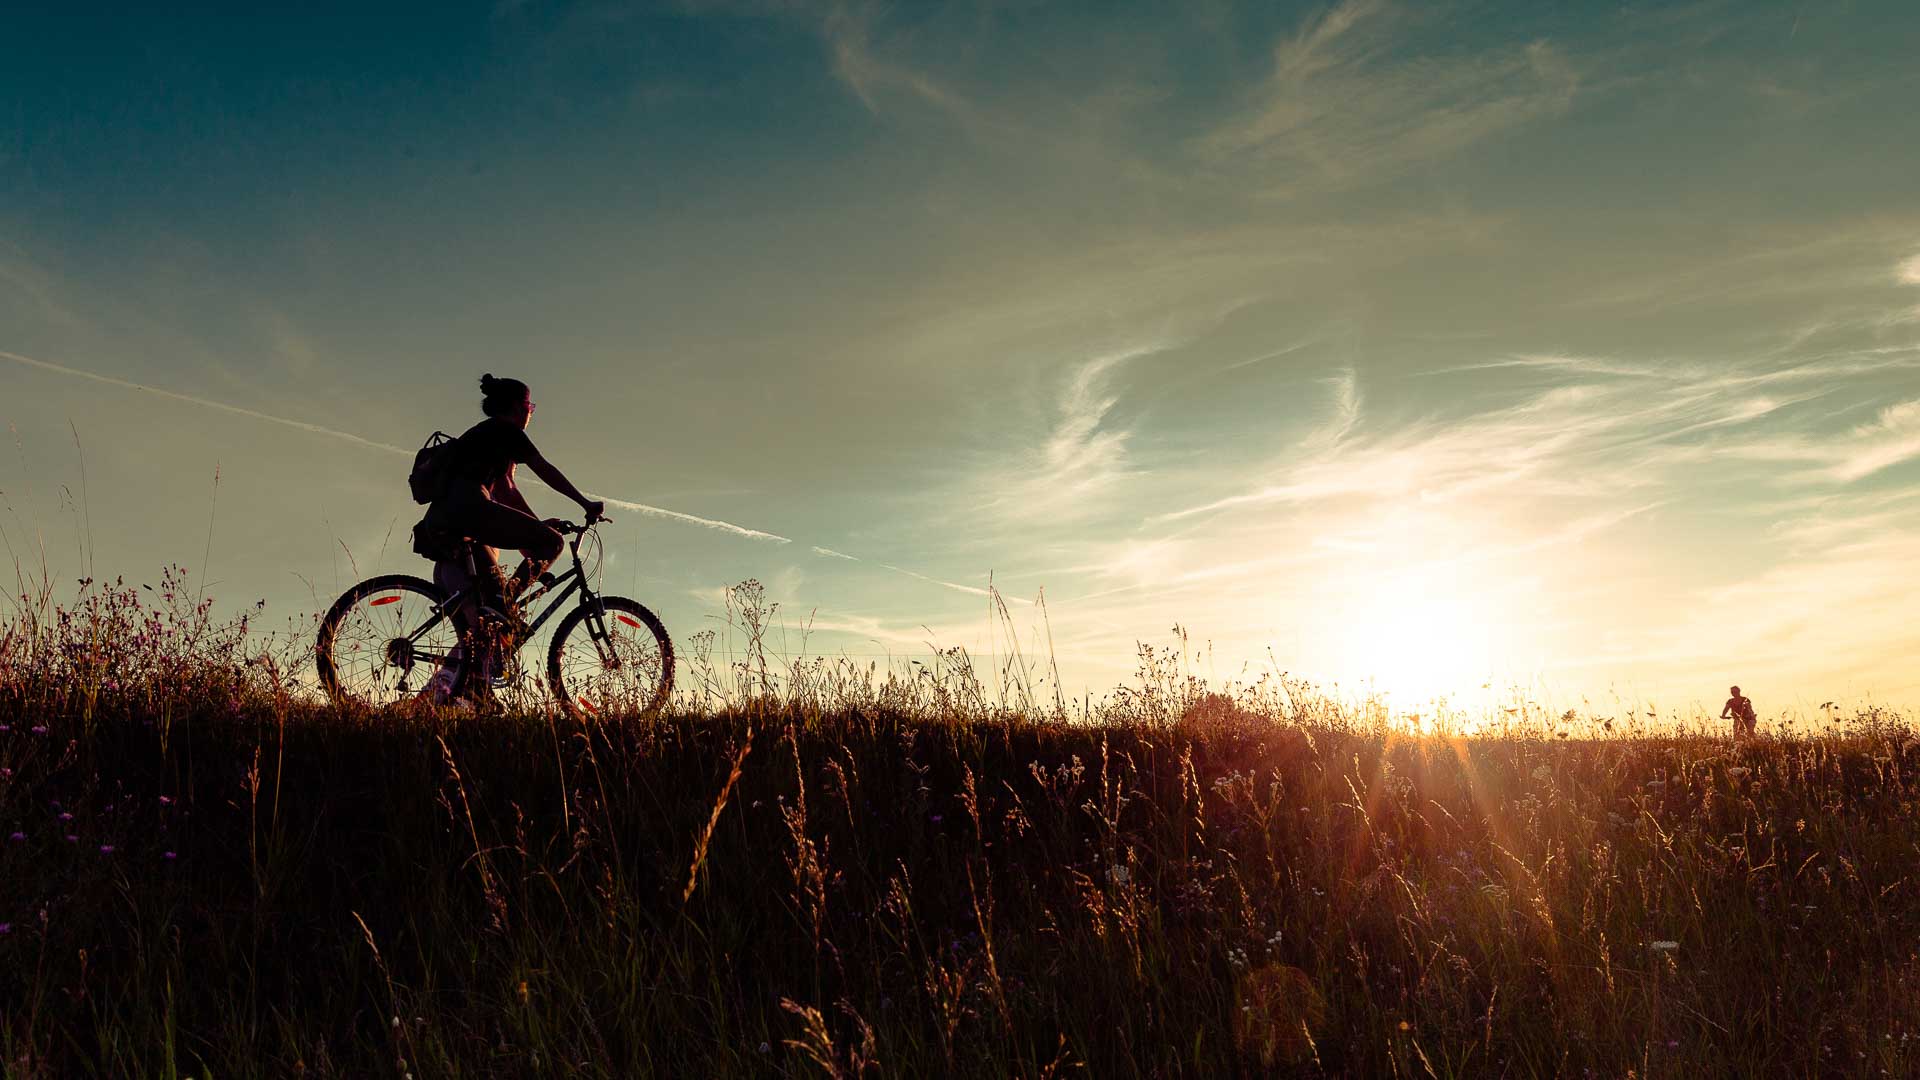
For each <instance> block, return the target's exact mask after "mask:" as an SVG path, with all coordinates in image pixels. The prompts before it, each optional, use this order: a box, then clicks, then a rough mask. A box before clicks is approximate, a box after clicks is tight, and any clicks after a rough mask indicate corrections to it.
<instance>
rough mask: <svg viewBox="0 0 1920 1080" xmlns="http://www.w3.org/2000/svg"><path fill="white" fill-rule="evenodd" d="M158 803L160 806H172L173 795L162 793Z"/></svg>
mask: <svg viewBox="0 0 1920 1080" xmlns="http://www.w3.org/2000/svg"><path fill="white" fill-rule="evenodd" d="M160 805H161V806H172V805H173V796H171V795H162V796H160Z"/></svg>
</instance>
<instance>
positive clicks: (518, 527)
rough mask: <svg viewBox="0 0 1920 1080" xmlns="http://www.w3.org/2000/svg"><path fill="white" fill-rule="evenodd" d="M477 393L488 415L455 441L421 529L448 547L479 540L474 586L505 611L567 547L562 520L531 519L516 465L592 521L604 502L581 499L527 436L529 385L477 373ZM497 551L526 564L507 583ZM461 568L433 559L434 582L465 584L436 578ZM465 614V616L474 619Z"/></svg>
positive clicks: (530, 406)
mask: <svg viewBox="0 0 1920 1080" xmlns="http://www.w3.org/2000/svg"><path fill="white" fill-rule="evenodd" d="M480 393H481V395H482V397H481V400H480V411H481V412H483V413H485V414H486V415H487V418H486V419H485V420H482V421H480V422H479V423H477V424H475V425H473V426H472V427H470V428H468V429H467V430H466V433H465V434H463V435H461V436H460V438H459V439H458V440H457V441H456V446H455V447H454V452H453V457H452V461H451V463H450V467H449V469H448V473H447V483H446V487H445V489H444V493H443V494H442V495H441V497H440V498H438V499H435V500H434V501H433V504H432V505H431V506H429V507H428V508H427V516H426V520H425V522H423V524H425V525H426V526H427V528H428V530H429V531H430V532H432V533H436V534H438V535H439V537H440V538H441V539H442V541H443V543H444V544H445V545H446V546H447V547H449V548H451V547H454V546H455V544H454V542H457V541H458V540H459V539H460V538H461V537H468V538H471V539H472V540H474V541H476V543H475V545H474V549H475V550H474V564H475V570H476V571H477V573H478V576H479V581H478V582H476V583H475V584H477V585H479V586H480V588H481V589H482V590H486V591H495V590H497V600H498V602H499V603H500V604H501V605H502V609H503V610H508V611H510V610H511V607H512V604H513V601H514V600H515V599H517V598H518V597H519V595H520V594H521V592H523V591H524V590H525V589H526V587H527V586H528V585H529V584H530V583H532V582H533V581H534V579H536V578H538V577H539V576H540V575H541V574H542V573H544V572H545V571H546V569H547V567H548V566H550V565H552V564H553V560H555V559H557V558H559V557H560V552H561V551H562V550H564V549H565V547H566V541H564V540H563V539H561V536H560V532H559V530H557V529H556V528H555V527H554V526H555V525H557V524H562V522H561V521H560V519H558V518H549V519H547V520H545V521H542V520H541V519H539V518H537V517H535V516H534V515H533V508H532V507H530V506H528V505H527V500H526V496H524V495H522V494H520V488H519V486H518V485H516V484H515V483H514V478H513V471H514V467H515V466H518V465H525V466H526V467H527V468H529V469H532V470H533V474H534V475H535V476H538V477H539V478H540V479H541V480H543V481H545V482H546V484H547V486H549V487H551V488H553V490H555V491H558V492H559V493H560V494H562V495H565V496H566V497H567V498H569V499H572V500H573V501H574V502H577V503H579V504H580V508H581V509H582V510H584V511H586V513H587V519H588V520H589V521H592V520H594V519H596V518H598V517H600V516H601V513H602V511H604V510H605V509H606V504H605V503H603V502H599V501H597V500H593V499H589V498H587V497H586V496H585V495H582V494H581V493H580V489H579V488H576V487H574V486H573V483H572V482H571V481H569V480H568V479H567V478H566V476H565V475H563V474H562V473H561V472H560V470H559V469H557V468H554V467H553V465H552V464H550V463H549V462H548V461H547V459H546V458H544V457H541V456H540V451H539V450H537V449H535V448H534V445H533V440H531V439H529V438H527V422H528V421H530V420H532V419H533V408H534V405H533V394H532V392H531V391H529V390H528V389H527V384H526V383H523V382H521V381H520V380H519V379H496V378H494V377H493V376H492V375H491V374H488V375H482V376H481V377H480ZM499 548H509V549H513V550H517V551H519V552H520V554H521V555H522V556H524V557H525V559H526V561H525V562H523V563H521V565H520V568H519V569H518V570H517V571H515V573H514V575H513V577H512V578H511V579H508V578H506V577H505V576H504V575H503V574H501V572H500V558H499V553H498V550H497V549H499ZM443 568H444V569H443ZM465 569H466V568H465V567H464V566H458V567H454V566H451V565H450V564H449V561H448V560H445V559H438V560H436V567H435V570H434V577H435V580H436V581H437V582H438V583H439V584H440V585H441V586H442V587H443V588H450V589H451V588H460V587H464V585H465V583H464V582H448V581H440V580H439V579H440V578H441V577H442V576H443V575H444V573H459V574H464V572H465ZM463 614H464V615H466V616H467V617H468V618H471V615H472V613H471V612H463Z"/></svg>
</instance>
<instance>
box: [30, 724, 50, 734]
mask: <svg viewBox="0 0 1920 1080" xmlns="http://www.w3.org/2000/svg"><path fill="white" fill-rule="evenodd" d="M33 733H34V734H35V735H45V734H46V733H47V725H45V724H35V725H33Z"/></svg>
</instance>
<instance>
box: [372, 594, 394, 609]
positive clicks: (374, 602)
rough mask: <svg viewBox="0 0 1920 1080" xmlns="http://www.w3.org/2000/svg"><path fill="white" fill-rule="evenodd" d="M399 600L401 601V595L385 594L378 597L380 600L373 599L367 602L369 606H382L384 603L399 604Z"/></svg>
mask: <svg viewBox="0 0 1920 1080" xmlns="http://www.w3.org/2000/svg"><path fill="white" fill-rule="evenodd" d="M399 602H400V598H399V597H397V596H383V597H381V598H380V599H378V600H372V601H369V602H368V603H367V606H368V607H379V606H381V605H382V604H397V603H399Z"/></svg>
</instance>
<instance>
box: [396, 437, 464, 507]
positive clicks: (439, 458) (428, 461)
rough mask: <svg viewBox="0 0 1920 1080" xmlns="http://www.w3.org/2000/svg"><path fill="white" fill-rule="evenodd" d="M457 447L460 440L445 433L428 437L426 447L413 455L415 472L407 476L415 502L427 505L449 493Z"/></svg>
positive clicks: (408, 485)
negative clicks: (448, 486)
mask: <svg viewBox="0 0 1920 1080" xmlns="http://www.w3.org/2000/svg"><path fill="white" fill-rule="evenodd" d="M456 445H458V440H456V439H455V438H454V437H453V436H451V435H449V434H447V433H446V432H444V431H436V432H434V433H433V434H432V435H429V436H427V442H426V445H424V446H422V447H421V448H420V452H419V453H417V454H415V455H413V471H412V472H410V473H408V474H407V488H408V490H410V491H412V492H413V501H414V502H417V503H420V504H422V505H425V504H427V503H430V502H433V501H434V500H436V499H438V498H440V497H441V496H442V495H445V494H446V493H447V481H448V480H449V479H450V478H451V476H452V473H453V465H454V449H453V448H454V447H455V446H456Z"/></svg>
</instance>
